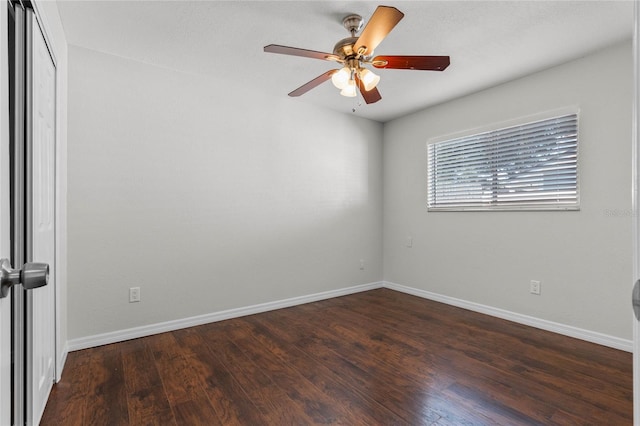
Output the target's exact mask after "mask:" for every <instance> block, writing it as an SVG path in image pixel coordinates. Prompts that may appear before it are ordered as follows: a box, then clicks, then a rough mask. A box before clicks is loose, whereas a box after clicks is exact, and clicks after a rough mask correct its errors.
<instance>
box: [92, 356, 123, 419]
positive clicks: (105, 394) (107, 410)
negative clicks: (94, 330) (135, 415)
mask: <svg viewBox="0 0 640 426" xmlns="http://www.w3.org/2000/svg"><path fill="white" fill-rule="evenodd" d="M87 374H89V375H90V376H91V380H90V385H89V389H90V392H89V394H88V398H87V400H86V408H85V411H84V418H83V422H82V423H83V424H86V425H96V426H101V425H105V426H106V425H128V424H129V412H128V411H129V410H128V407H127V397H126V389H125V384H124V374H123V366H122V354H121V352H120V350H119V346H118V345H107V346H103V347H101V348H99V349H98V350H96V351H93V353H92V355H91V360H90V362H89V371H88V372H87Z"/></svg>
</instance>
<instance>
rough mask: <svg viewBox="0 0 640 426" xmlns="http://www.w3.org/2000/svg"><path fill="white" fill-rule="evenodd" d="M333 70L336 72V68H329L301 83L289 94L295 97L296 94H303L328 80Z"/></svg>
mask: <svg viewBox="0 0 640 426" xmlns="http://www.w3.org/2000/svg"><path fill="white" fill-rule="evenodd" d="M335 72H338V70H329V71H327V72H325V73H324V74H321V75H319V76H318V77H316V78H314V79H313V80H311V81H310V82H308V83H305V84H303V85H302V86H300V87H298V88H297V89H296V90H294V91H293V92H291V93H289V96H292V97H296V96H300V95H304V94H305V93H307V92H308V91H309V90H311V89H313V88H314V87H316V86H319V85H321V84H322V83H324V82H325V81H327V80H329V79H330V78H331V76H332V75H333V74H334V73H335Z"/></svg>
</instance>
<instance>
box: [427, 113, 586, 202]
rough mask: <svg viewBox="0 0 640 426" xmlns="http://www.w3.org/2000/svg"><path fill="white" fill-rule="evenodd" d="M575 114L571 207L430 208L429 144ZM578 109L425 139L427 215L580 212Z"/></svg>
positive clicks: (532, 116) (516, 119)
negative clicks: (574, 155)
mask: <svg viewBox="0 0 640 426" xmlns="http://www.w3.org/2000/svg"><path fill="white" fill-rule="evenodd" d="M571 114H575V115H576V125H577V141H578V142H577V144H576V202H575V204H572V205H554V204H547V205H540V206H533V205H494V206H487V205H485V206H430V205H429V199H430V192H429V191H430V189H429V147H430V145H432V144H435V143H438V142H445V141H449V140H452V139H458V138H464V137H469V136H474V135H480V134H483V133H489V132H493V131H497V130H502V129H507V128H510V127H516V126H524V125H528V124H533V123H535V122H538V121H543V120H548V119H553V118H559V117H562V116H566V115H571ZM580 127H581V126H580V108H579V107H578V106H575V105H574V106H568V107H564V108H558V109H554V110H550V111H546V112H542V113H538V114H532V115H527V116H523V117H519V118H514V119H510V120H505V121H501V122H495V123H492V124H488V125H484V126H480V127H475V128H471V129H467V130H464V131H460V132H454V133H449V134H445V135H441V136H436V137H432V138H430V139H429V140H427V143H426V147H425V148H426V149H425V153H426V162H427V163H426V167H425V172H426V176H425V177H426V179H425V180H426V182H427V194H426V196H427V199H426V205H427V211H428V212H463V211H478V212H480V211H494V212H495V211H579V210H580V205H581V203H580V198H581V196H580V192H581V191H580V186H581V185H580V176H581V173H580V145H581V144H580V139H581V138H580V133H581V132H580Z"/></svg>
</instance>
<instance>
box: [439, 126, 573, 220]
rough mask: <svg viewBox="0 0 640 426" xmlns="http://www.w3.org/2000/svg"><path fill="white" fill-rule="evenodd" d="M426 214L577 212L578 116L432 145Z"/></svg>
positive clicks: (498, 130)
mask: <svg viewBox="0 0 640 426" xmlns="http://www.w3.org/2000/svg"><path fill="white" fill-rule="evenodd" d="M427 151H428V166H427V167H428V202H427V207H428V210H429V211H438V210H449V211H450V210H557V209H564V210H578V209H579V191H578V115H577V114H575V113H574V114H568V115H563V116H560V117H554V118H549V119H545V120H540V121H535V122H532V123H527V124H522V125H517V126H512V127H506V128H502V129H497V130H491V131H488V132H484V133H480V134H474V135H470V136H465V137H460V138H455V139H449V140H444V141H439V142H435V143H430V144H429V145H428V148H427Z"/></svg>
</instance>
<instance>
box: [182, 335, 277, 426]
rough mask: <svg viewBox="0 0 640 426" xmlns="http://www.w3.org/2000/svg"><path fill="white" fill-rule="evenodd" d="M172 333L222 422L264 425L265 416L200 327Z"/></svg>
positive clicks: (226, 423)
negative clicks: (210, 348)
mask: <svg viewBox="0 0 640 426" xmlns="http://www.w3.org/2000/svg"><path fill="white" fill-rule="evenodd" d="M174 334H175V336H176V341H177V342H178V343H179V344H180V345H181V346H182V347H183V348H184V350H185V351H187V354H188V355H187V357H188V360H189V363H190V365H192V367H193V369H194V371H195V373H196V374H197V375H198V377H199V378H200V380H201V384H202V387H203V389H204V392H205V393H206V395H207V397H208V399H209V402H210V403H211V405H212V406H213V408H214V411H215V412H216V414H217V415H218V418H219V419H220V422H221V423H222V424H224V425H258V424H267V419H268V418H267V417H266V416H263V415H262V414H261V413H260V411H259V410H258V408H257V407H256V406H255V405H254V404H253V403H252V402H251V400H250V398H249V396H248V395H247V394H246V393H245V391H244V390H243V389H242V387H241V386H240V384H239V383H238V381H237V380H236V379H235V378H234V377H233V375H232V374H231V372H230V371H229V370H228V369H227V368H226V367H225V366H224V364H223V363H222V362H221V361H220V360H219V359H218V357H216V356H214V354H213V353H212V352H211V351H210V350H209V347H208V346H207V345H206V343H205V341H204V339H203V333H202V327H194V328H188V329H184V330H178V331H176V332H174Z"/></svg>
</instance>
